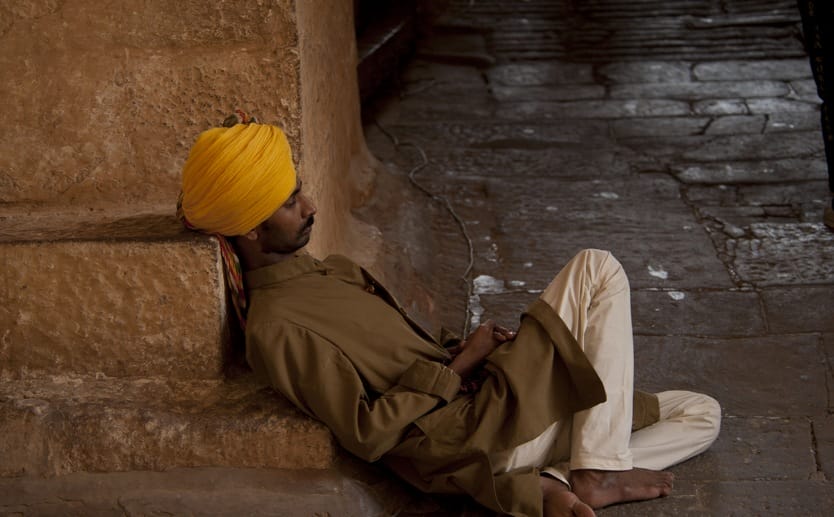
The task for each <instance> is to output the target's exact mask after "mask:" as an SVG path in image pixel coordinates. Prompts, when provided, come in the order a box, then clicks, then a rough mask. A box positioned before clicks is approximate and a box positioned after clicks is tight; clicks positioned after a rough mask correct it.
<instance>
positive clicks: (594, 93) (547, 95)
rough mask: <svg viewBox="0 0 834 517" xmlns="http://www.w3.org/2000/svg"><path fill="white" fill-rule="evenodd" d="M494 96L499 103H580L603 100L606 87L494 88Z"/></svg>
mask: <svg viewBox="0 0 834 517" xmlns="http://www.w3.org/2000/svg"><path fill="white" fill-rule="evenodd" d="M491 90H492V94H493V95H494V96H495V98H496V99H498V101H499V102H509V101H516V100H524V101H525V102H532V101H578V100H584V99H602V98H603V97H605V87H604V86H601V85H598V84H588V85H559V86H493V87H492V88H491Z"/></svg>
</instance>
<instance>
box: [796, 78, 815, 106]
mask: <svg viewBox="0 0 834 517" xmlns="http://www.w3.org/2000/svg"><path fill="white" fill-rule="evenodd" d="M790 85H791V88H792V89H793V91H794V92H795V93H796V97H797V98H798V99H800V100H803V101H807V102H813V103H818V102H820V96H819V93H818V92H817V83H816V82H815V81H814V80H813V79H805V80H798V81H791V83H790Z"/></svg>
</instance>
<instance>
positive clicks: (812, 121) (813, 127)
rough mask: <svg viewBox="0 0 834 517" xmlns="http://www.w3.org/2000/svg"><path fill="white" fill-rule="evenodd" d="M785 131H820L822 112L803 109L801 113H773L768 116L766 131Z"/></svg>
mask: <svg viewBox="0 0 834 517" xmlns="http://www.w3.org/2000/svg"><path fill="white" fill-rule="evenodd" d="M784 131H819V132H820V138H822V128H821V127H820V114H819V113H817V112H816V111H803V112H799V113H785V112H782V113H771V114H770V115H768V117H767V125H766V126H765V133H779V132H784Z"/></svg>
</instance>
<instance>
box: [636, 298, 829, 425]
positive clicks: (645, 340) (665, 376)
mask: <svg viewBox="0 0 834 517" xmlns="http://www.w3.org/2000/svg"><path fill="white" fill-rule="evenodd" d="M635 306H638V307H639V303H637V304H635ZM716 306H718V307H729V306H728V305H718V304H716ZM635 318H636V319H637V318H640V315H639V313H637V314H636V315H635ZM637 332H638V333H641V330H640V329H638V330H637ZM674 334H696V333H693V332H691V330H690V329H688V328H686V327H683V328H680V329H678V330H677V332H675V330H674V329H670V330H669V331H667V332H665V333H664V335H661V336H645V335H641V336H638V338H637V340H636V342H635V346H634V347H635V350H634V357H635V365H636V366H635V383H636V385H637V386H642V387H644V388H645V389H650V390H660V389H689V390H696V391H705V392H706V393H707V394H709V395H711V396H712V397H714V398H715V399H716V400H718V401H719V402H720V403H721V406H722V410H723V413H724V415H728V416H739V417H780V418H785V417H790V418H791V420H792V421H793V420H794V417H795V418H796V421H797V422H799V421H801V419H802V418H803V417H810V416H821V415H824V414H825V412H826V411H827V402H826V398H827V396H826V390H827V388H826V366H825V364H824V359H825V357H824V352H823V350H822V347H821V346H820V344H819V340H818V339H817V337H816V336H812V335H807V334H779V335H771V336H768V335H766V332H765V331H764V330H763V329H761V330H759V331H757V332H750V331H748V332H743V333H742V332H739V333H738V334H737V335H738V336H739V337H735V338H728V337H724V336H732V334H731V333H729V332H726V333H722V336H721V337H718V336H716V337H708V338H705V337H690V336H680V335H678V336H675V335H674ZM774 363H777V364H778V365H779V366H778V368H775V367H774V366H773V364H774ZM762 372H767V377H768V382H762V375H763V373H762ZM714 379H720V382H717V381H715V380H714ZM747 423H752V422H747ZM749 432H752V431H749ZM808 432H810V431H808ZM724 438H726V437H722V440H723V439H724Z"/></svg>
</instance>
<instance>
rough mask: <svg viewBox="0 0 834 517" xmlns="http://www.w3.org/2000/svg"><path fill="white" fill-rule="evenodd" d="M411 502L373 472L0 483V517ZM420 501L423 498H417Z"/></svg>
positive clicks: (171, 474) (138, 475)
mask: <svg viewBox="0 0 834 517" xmlns="http://www.w3.org/2000/svg"><path fill="white" fill-rule="evenodd" d="M417 497H419V496H418V495H417V494H416V493H414V492H413V491H411V490H408V489H406V488H405V487H404V486H403V485H402V484H399V483H397V482H394V481H392V480H391V479H390V478H388V477H386V476H385V475H384V474H383V473H382V472H381V471H380V470H379V469H375V468H373V467H370V466H362V467H359V466H357V465H356V464H355V463H354V462H349V463H348V465H345V464H340V465H338V466H337V467H336V468H334V469H328V470H286V469H252V468H250V469H244V468H217V467H212V468H188V469H187V468H178V469H172V470H170V471H167V472H142V471H136V472H124V473H110V474H96V473H78V474H72V475H64V476H60V477H56V478H51V479H38V478H33V477H28V476H27V477H17V478H7V479H0V513H3V514H4V515H15V514H17V513H20V514H23V515H59V514H60V515H82V514H83V515H102V516H109V515H113V516H123V515H129V516H134V515H195V514H196V515H221V516H233V515H242V514H246V515H257V516H270V515H345V516H356V517H360V516H367V515H380V516H381V515H393V514H396V513H397V512H399V511H402V508H403V507H404V506H406V505H408V504H409V502H410V501H412V500H414V499H416V498H417ZM423 498H424V497H423Z"/></svg>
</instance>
